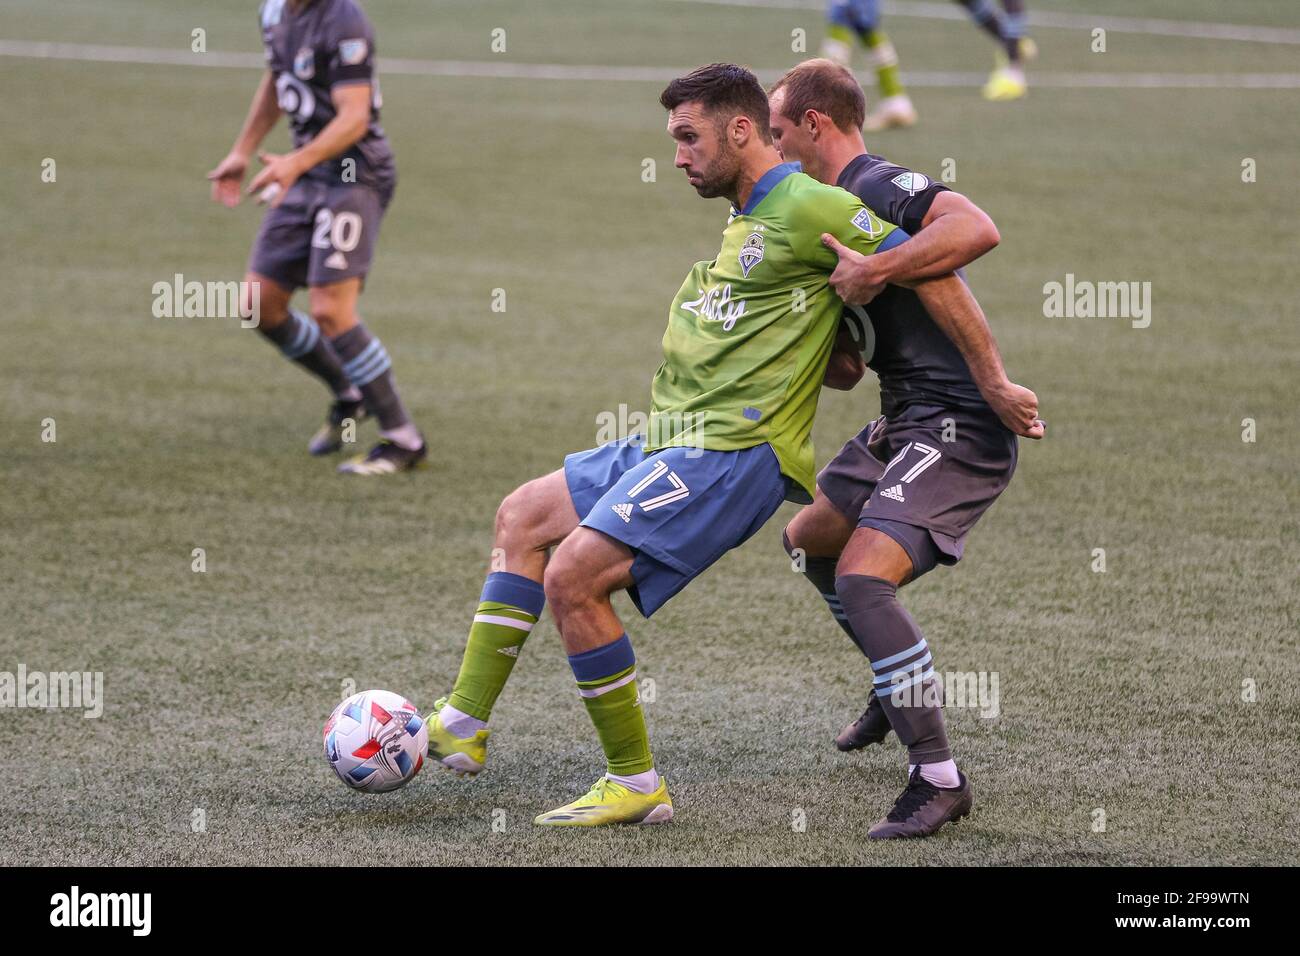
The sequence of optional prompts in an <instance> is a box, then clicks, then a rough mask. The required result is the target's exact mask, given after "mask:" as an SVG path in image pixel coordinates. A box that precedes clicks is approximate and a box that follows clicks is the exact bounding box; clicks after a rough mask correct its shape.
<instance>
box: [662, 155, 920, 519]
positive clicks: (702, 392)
mask: <svg viewBox="0 0 1300 956" xmlns="http://www.w3.org/2000/svg"><path fill="white" fill-rule="evenodd" d="M822 233H830V234H831V235H833V236H835V238H837V239H838V240H839V241H840V242H842V243H844V245H846V246H848V247H849V248H851V249H855V250H857V251H858V252H861V253H863V254H867V255H870V254H872V253H874V252H877V251H883V250H885V249H888V248H892V247H893V246H894V245H897V244H898V243H899V242H902V241H903V240H905V239H906V238H907V233H905V232H903V231H901V230H898V229H896V227H894V226H892V225H890V224H889V223H886V222H882V221H881V220H880V219H878V218H877V217H876V216H875V215H874V214H873V213H872V212H871V211H870V210H869V209H867V207H866V206H864V205H863V204H862V203H861V202H860V201H859V200H858V199H857V198H856V197H855V196H853V195H852V194H851V193H848V192H846V191H845V190H843V189H840V188H838V187H836V186H827V185H824V184H823V183H819V182H817V181H816V180H815V179H812V178H811V177H809V176H806V175H804V174H803V173H801V172H800V171H799V166H798V164H796V163H784V164H782V165H780V166H777V167H775V168H773V169H772V170H770V171H769V172H767V173H766V174H765V175H764V176H763V177H762V178H761V179H760V180H759V181H758V183H757V184H755V186H754V190H753V193H752V194H751V195H750V198H749V201H748V202H747V203H746V204H745V208H744V209H742V210H740V211H739V212H736V211H735V210H733V216H732V218H731V221H730V222H729V223H728V224H727V228H726V230H725V231H724V232H723V234H722V249H721V250H720V251H719V252H718V257H717V258H716V259H714V260H713V261H712V262H697V263H696V264H695V267H694V268H693V269H692V270H691V273H690V275H688V276H687V277H686V281H685V282H684V283H683V284H682V287H681V290H680V291H679V292H678V293H677V297H676V298H675V299H674V300H673V305H672V309H671V310H670V311H669V313H668V329H667V331H666V332H665V333H664V338H663V349H664V361H663V364H662V365H660V367H659V370H658V372H657V373H656V374H655V378H654V383H653V385H652V387H651V417H650V428H649V431H650V434H649V436H647V441H646V444H645V450H646V451H647V452H653V451H654V450H656V449H660V448H664V447H668V446H674V445H685V446H694V447H698V448H705V449H712V450H717V451H731V450H736V449H742V448H750V447H753V446H755V445H760V444H763V443H765V442H766V443H768V444H770V445H771V446H772V449H773V451H774V452H775V453H776V456H777V460H778V461H779V462H780V465H781V472H782V474H784V475H786V476H787V477H788V478H790V479H792V480H793V482H794V483H795V485H796V486H797V487H796V488H793V489H792V497H794V498H796V500H811V494H812V489H813V447H812V423H813V416H814V414H815V413H816V411H817V400H818V397H819V395H820V393H821V388H822V378H823V376H824V374H825V371H826V363H827V359H828V358H829V356H830V352H831V346H832V345H833V344H834V340H835V333H836V329H837V328H838V326H839V321H840V313H841V311H842V310H843V308H844V304H843V302H842V301H841V300H840V298H839V296H837V295H836V294H835V291H834V290H833V289H832V288H831V287H830V284H829V281H828V280H829V278H830V274H831V272H832V271H833V270H834V269H835V264H836V262H837V258H836V255H835V253H833V252H831V250H829V249H827V248H826V247H825V246H824V245H822V241H821V236H822Z"/></svg>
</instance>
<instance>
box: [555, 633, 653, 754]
mask: <svg viewBox="0 0 1300 956" xmlns="http://www.w3.org/2000/svg"><path fill="white" fill-rule="evenodd" d="M569 666H570V667H572V668H573V676H574V677H575V678H577V681H578V693H579V694H581V695H582V702H583V703H584V704H585V705H586V706H587V715H588V716H589V717H591V722H592V723H593V724H594V725H595V726H596V734H597V736H599V737H600V745H601V747H603V748H604V750H605V759H606V761H607V762H608V764H609V772H610V773H612V774H618V775H619V776H631V775H632V774H637V773H645V772H646V771H647V770H653V769H654V765H655V761H654V757H653V756H652V755H651V753H650V735H649V734H648V733H647V732H646V726H645V714H644V713H642V711H641V700H640V697H639V695H638V694H637V685H636V655H634V654H633V653H632V642H631V641H629V640H628V639H627V635H626V634H624V635H623V636H622V637H620V638H619V639H618V640H617V641H615V642H614V643H612V644H606V645H605V646H604V647H598V648H596V649H595V650H594V651H584V652H582V653H581V654H573V655H571V656H570V657H569Z"/></svg>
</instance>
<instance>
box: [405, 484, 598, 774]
mask: <svg viewBox="0 0 1300 956" xmlns="http://www.w3.org/2000/svg"><path fill="white" fill-rule="evenodd" d="M577 526H578V514H577V511H576V510H575V509H574V506H573V501H572V500H571V498H570V496H569V489H568V485H567V483H566V481H565V474H564V472H563V471H562V470H561V471H555V472H552V473H551V474H549V475H545V476H543V477H541V478H536V479H534V480H533V481H530V482H527V483H525V484H523V485H521V486H520V487H518V488H516V489H515V490H514V491H512V492H511V493H510V494H509V495H507V496H506V497H505V499H504V500H503V501H502V502H501V506H500V507H499V508H498V509H497V515H496V526H495V530H494V532H493V538H492V553H493V570H492V572H491V573H489V574H488V576H487V580H486V581H485V582H484V583H483V591H482V593H481V594H480V596H479V603H478V607H477V609H476V610H475V612H474V619H473V621H472V622H471V624H470V629H469V637H468V639H467V640H466V642H465V654H464V656H463V657H462V659H461V665H460V673H459V674H458V675H457V677H456V683H455V685H454V686H453V688H452V691H451V693H450V694H449V695H448V696H447V697H445V698H443V699H441V700H439V701H438V703H437V704H436V705H435V706H434V711H435V716H434V717H433V718H432V719H431V720H430V721H429V752H430V756H432V757H433V758H434V759H436V760H438V761H440V762H441V763H442V764H443V765H444V766H446V767H449V768H450V769H452V770H455V771H456V772H457V773H462V774H463V773H468V774H471V775H473V774H477V773H478V772H479V771H480V770H482V769H483V765H484V761H485V760H486V758H487V738H488V734H489V731H488V729H487V723H488V720H489V718H490V717H491V716H492V708H493V707H494V706H495V705H496V701H497V698H498V697H499V696H500V694H501V691H502V690H503V689H504V688H505V686H506V682H507V681H508V680H509V679H510V674H511V672H512V671H513V670H514V666H515V662H516V661H517V660H518V659H519V654H520V652H521V651H522V650H523V646H524V641H525V640H526V639H527V637H528V635H529V633H530V632H531V631H532V629H533V627H534V625H536V624H537V621H538V619H539V618H540V617H541V615H542V608H543V606H544V604H545V594H544V591H543V587H542V575H543V572H544V571H545V568H546V561H547V552H548V550H549V549H550V548H552V547H554V546H555V545H556V544H558V543H559V542H560V541H562V540H564V538H565V537H567V536H568V535H569V533H570V532H572V531H573V529H574V528H576V527H577Z"/></svg>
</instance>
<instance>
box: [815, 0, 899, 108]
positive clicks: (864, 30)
mask: <svg viewBox="0 0 1300 956" xmlns="http://www.w3.org/2000/svg"><path fill="white" fill-rule="evenodd" d="M826 19H827V27H826V39H825V40H824V41H823V43H822V55H823V56H826V57H827V58H829V59H832V60H835V61H836V62H837V63H841V64H843V65H844V66H848V65H849V61H850V59H851V51H852V49H853V46H854V44H855V42H856V43H861V44H862V46H863V47H865V48H866V51H867V61H868V63H869V64H870V65H871V67H872V68H873V69H874V70H875V71H876V82H877V84H878V85H879V88H880V101H879V102H878V103H877V104H876V106H875V108H874V109H873V110H872V111H871V113H869V114H868V115H867V117H866V120H865V122H864V123H863V129H864V130H866V131H867V132H875V131H879V130H882V129H887V128H889V127H891V126H911V125H912V124H913V123H915V122H916V109H915V107H913V105H912V101H911V99H910V98H909V97H908V95H907V91H906V90H905V89H904V88H903V79H902V75H901V74H900V72H899V67H898V52H897V51H896V50H895V49H894V45H893V43H891V42H890V40H889V37H888V36H887V35H886V34H885V31H884V30H882V29H881V28H880V3H879V0H838V2H832V3H831V4H830V5H829V7H828V8H827V12H826Z"/></svg>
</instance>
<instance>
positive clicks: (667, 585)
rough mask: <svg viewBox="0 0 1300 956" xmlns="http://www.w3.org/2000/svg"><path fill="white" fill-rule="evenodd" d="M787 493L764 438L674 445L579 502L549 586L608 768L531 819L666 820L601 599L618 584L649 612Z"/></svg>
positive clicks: (616, 633) (662, 791) (623, 651)
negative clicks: (578, 521) (749, 444)
mask: <svg viewBox="0 0 1300 956" xmlns="http://www.w3.org/2000/svg"><path fill="white" fill-rule="evenodd" d="M570 485H571V487H572V486H573V481H572V480H571V481H570ZM786 490H787V484H786V479H785V478H784V476H782V474H781V470H780V463H779V462H778V460H777V458H776V455H775V453H774V452H773V451H772V449H771V448H770V447H769V446H767V445H760V446H756V447H753V448H746V449H743V450H739V451H728V452H722V451H702V450H700V449H695V448H682V447H674V448H667V449H663V450H661V451H659V452H657V453H655V454H653V455H651V456H649V457H647V458H646V459H645V460H644V461H642V462H641V463H640V464H639V465H637V466H636V467H634V468H631V469H629V470H628V471H626V472H625V473H624V474H623V475H621V476H620V477H619V479H618V481H616V482H614V483H613V484H612V485H610V486H609V487H608V490H607V491H606V492H605V493H604V494H603V495H602V496H601V497H600V499H599V500H598V501H596V502H595V503H594V504H593V505H592V506H591V507H590V508H589V509H586V514H585V516H584V517H583V519H582V526H581V527H580V528H579V529H578V530H577V531H575V532H574V533H573V535H571V536H570V537H569V538H567V539H566V540H565V541H564V543H563V544H562V545H560V547H559V548H558V549H556V552H555V555H554V557H553V558H552V560H551V563H550V564H549V565H548V566H547V569H546V582H545V583H546V594H547V598H548V599H549V600H550V601H551V606H552V608H553V609H554V612H555V616H556V623H557V624H558V625H559V628H560V633H561V635H562V637H563V639H564V643H565V648H566V650H567V651H568V653H569V663H570V665H571V666H572V668H573V672H574V677H575V678H576V679H577V681H578V687H579V693H580V694H581V695H582V698H583V702H584V703H585V705H586V707H587V712H588V714H589V715H590V717H591V720H592V723H593V724H594V725H595V727H596V731H597V734H598V736H599V737H600V740H601V744H602V746H603V748H604V750H605V757H606V762H607V772H606V774H605V775H604V776H602V777H601V779H600V780H598V781H597V782H596V785H595V786H594V787H592V789H591V790H590V791H589V792H588V793H587V794H586V795H585V796H583V797H581V798H579V799H578V800H577V801H575V802H573V803H571V804H568V805H566V806H563V807H560V808H559V809H557V810H553V811H551V812H550V813H544V814H542V815H541V816H539V817H538V818H537V820H536V821H535V822H537V823H538V824H541V825H546V826H600V825H604V824H608V823H660V822H663V821H664V820H667V819H669V818H670V817H671V815H672V802H671V800H670V799H669V797H668V785H667V782H666V781H665V780H663V779H662V778H661V777H659V775H658V774H657V773H656V772H655V768H654V760H653V758H652V757H651V754H650V747H649V741H648V738H647V735H646V732H645V722H644V717H643V715H642V713H641V708H640V706H639V704H638V699H637V688H636V658H635V655H634V654H633V651H632V644H631V642H630V640H629V639H628V637H627V634H626V632H625V630H624V628H623V625H622V623H621V622H620V621H619V619H618V617H617V616H616V615H615V614H614V611H613V608H612V607H611V605H610V603H609V596H610V594H611V593H612V592H613V591H615V590H619V589H622V588H626V589H627V591H628V594H629V596H630V597H631V598H632V601H633V603H635V605H636V607H637V609H638V610H640V611H641V613H642V614H643V615H645V616H646V617H649V616H650V615H651V614H653V613H654V612H655V611H656V610H657V609H658V608H659V607H662V606H663V604H664V603H666V602H667V601H668V600H669V599H670V598H671V597H672V596H673V595H674V594H676V593H677V592H678V591H680V590H681V589H682V588H684V587H685V586H686V585H687V584H689V583H690V582H691V581H692V580H693V579H694V578H695V577H696V576H697V575H699V574H701V573H702V572H703V571H704V570H705V569H706V568H708V567H709V566H710V565H711V564H713V562H714V561H716V560H717V559H718V558H719V557H721V556H722V555H723V554H725V553H726V552H727V551H729V550H730V549H732V548H734V547H738V546H739V545H740V544H741V543H743V542H744V541H745V540H747V539H748V538H749V537H750V536H751V535H752V534H754V532H756V531H757V530H758V529H759V528H760V527H762V525H763V524H764V523H765V522H766V521H767V520H768V518H770V517H771V516H772V514H773V513H774V512H775V511H776V509H777V508H778V507H779V506H780V504H781V501H782V500H783V499H784V498H785V495H786ZM579 510H583V509H581V508H580V509H579Z"/></svg>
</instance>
